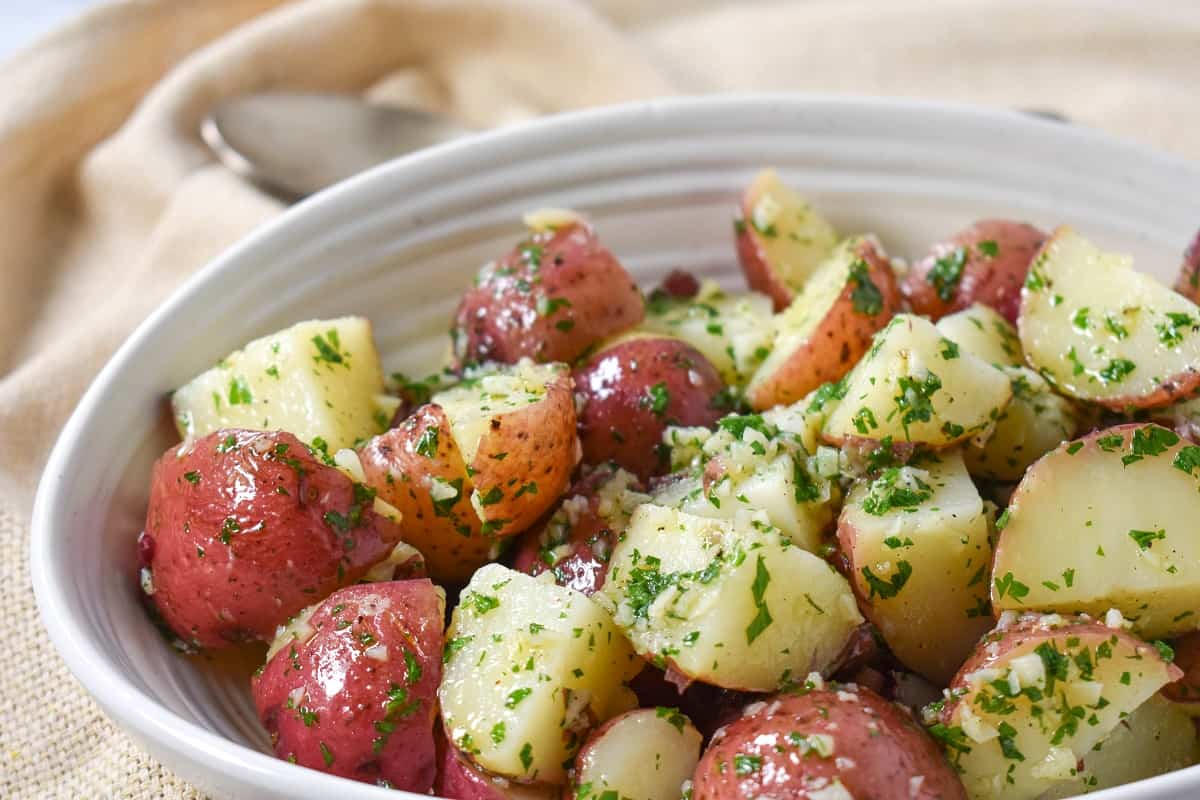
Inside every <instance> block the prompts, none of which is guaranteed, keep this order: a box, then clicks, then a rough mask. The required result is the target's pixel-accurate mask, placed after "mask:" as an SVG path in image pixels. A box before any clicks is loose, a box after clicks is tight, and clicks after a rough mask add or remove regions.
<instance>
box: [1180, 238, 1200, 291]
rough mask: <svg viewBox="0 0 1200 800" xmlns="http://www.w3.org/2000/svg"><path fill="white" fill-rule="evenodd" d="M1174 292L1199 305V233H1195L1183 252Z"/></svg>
mask: <svg viewBox="0 0 1200 800" xmlns="http://www.w3.org/2000/svg"><path fill="white" fill-rule="evenodd" d="M1175 291H1177V292H1179V293H1180V294H1181V295H1183V296H1184V297H1186V298H1187V299H1188V300H1191V301H1192V302H1193V303H1200V231H1197V232H1196V235H1195V237H1194V238H1193V239H1192V241H1191V244H1189V245H1188V246H1187V249H1186V250H1184V251H1183V263H1182V264H1181V265H1180V267H1179V277H1178V278H1176V279H1175Z"/></svg>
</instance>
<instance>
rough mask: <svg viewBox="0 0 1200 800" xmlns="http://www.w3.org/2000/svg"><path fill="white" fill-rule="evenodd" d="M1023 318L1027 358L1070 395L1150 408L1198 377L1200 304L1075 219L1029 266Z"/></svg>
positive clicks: (1179, 394)
mask: <svg viewBox="0 0 1200 800" xmlns="http://www.w3.org/2000/svg"><path fill="white" fill-rule="evenodd" d="M1018 326H1019V328H1020V333H1021V346H1022V347H1023V348H1024V350H1025V355H1026V357H1027V358H1028V359H1029V363H1030V364H1031V365H1032V366H1033V367H1034V368H1035V369H1037V370H1038V371H1039V372H1041V373H1042V374H1043V375H1045V376H1046V378H1047V379H1049V380H1050V381H1052V382H1053V383H1054V384H1055V385H1056V386H1057V387H1058V389H1059V390H1060V391H1062V392H1064V393H1065V394H1068V395H1070V396H1071V397H1077V398H1079V399H1081V400H1088V401H1091V402H1095V403H1100V404H1102V405H1105V406H1108V407H1109V408H1113V409H1117V410H1120V409H1123V408H1126V407H1128V406H1136V407H1139V408H1150V407H1154V406H1162V405H1166V404H1167V403H1169V402H1171V401H1172V400H1174V399H1177V398H1180V397H1182V396H1184V395H1186V394H1187V393H1188V392H1189V391H1191V390H1192V389H1194V388H1195V387H1196V386H1197V385H1200V309H1198V308H1197V307H1196V305H1195V304H1194V303H1192V302H1191V301H1189V300H1187V299H1186V298H1184V297H1182V296H1180V295H1178V294H1176V293H1175V292H1173V291H1171V290H1170V289H1168V288H1167V287H1165V286H1163V285H1161V284H1159V283H1158V282H1156V281H1155V280H1154V279H1153V278H1151V277H1150V276H1148V275H1143V274H1141V273H1139V272H1135V271H1134V270H1133V268H1132V259H1130V258H1129V257H1128V256H1125V255H1120V254H1116V253H1106V252H1103V251H1101V250H1100V249H1098V248H1097V247H1096V246H1095V245H1093V244H1092V243H1091V242H1089V241H1087V240H1086V239H1084V238H1083V237H1082V236H1080V235H1079V234H1077V233H1075V232H1074V231H1073V230H1071V229H1069V228H1060V229H1059V230H1057V231H1056V232H1055V233H1054V236H1053V237H1051V239H1050V240H1049V241H1048V242H1046V244H1045V245H1044V246H1043V248H1042V252H1041V253H1040V254H1039V255H1038V257H1037V259H1036V260H1035V261H1034V263H1033V265H1032V266H1031V267H1030V271H1029V276H1028V278H1027V279H1026V282H1025V288H1024V290H1023V291H1022V294H1021V314H1020V317H1019V319H1018Z"/></svg>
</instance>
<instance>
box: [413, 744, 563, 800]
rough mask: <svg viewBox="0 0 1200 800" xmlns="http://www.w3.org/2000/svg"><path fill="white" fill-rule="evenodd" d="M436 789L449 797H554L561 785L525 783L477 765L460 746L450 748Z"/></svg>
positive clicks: (542, 799)
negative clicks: (494, 773) (490, 771)
mask: <svg viewBox="0 0 1200 800" xmlns="http://www.w3.org/2000/svg"><path fill="white" fill-rule="evenodd" d="M433 792H434V794H436V795H437V796H438V797H445V798H449V800H553V798H556V797H558V795H559V790H558V787H557V786H548V785H546V784H536V783H535V784H524V783H516V782H515V781H510V780H508V779H507V778H502V777H500V776H499V775H492V774H491V773H489V772H486V771H484V770H482V769H480V768H479V767H477V766H475V765H474V764H472V763H471V762H470V760H469V759H468V758H467V757H466V756H464V755H463V754H462V752H461V751H460V750H459V749H458V748H456V747H446V748H445V751H444V752H443V753H442V756H441V769H440V770H438V776H437V781H436V782H434V784H433Z"/></svg>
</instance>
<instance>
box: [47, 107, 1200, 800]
mask: <svg viewBox="0 0 1200 800" xmlns="http://www.w3.org/2000/svg"><path fill="white" fill-rule="evenodd" d="M768 164H770V165H775V166H777V167H778V168H779V169H780V171H781V172H782V174H783V176H784V178H785V179H786V180H788V181H789V182H791V183H793V184H794V185H796V186H798V187H800V188H801V189H802V190H803V192H804V193H805V194H807V195H809V196H811V197H812V198H813V199H814V200H815V201H816V203H817V204H818V206H819V207H820V208H821V209H822V210H823V211H825V212H827V213H828V214H829V215H830V216H831V217H832V218H833V220H834V222H835V223H836V224H837V226H838V227H839V228H840V229H841V230H843V231H875V232H877V233H879V235H880V236H881V237H882V239H883V241H884V242H885V243H886V245H887V247H888V250H889V252H891V253H893V254H897V255H906V256H909V257H913V256H916V255H919V254H921V253H922V251H923V250H924V248H925V247H926V246H927V245H928V243H929V242H931V241H932V240H934V239H936V238H940V237H943V236H945V235H947V234H949V233H951V232H953V231H954V230H955V229H956V228H958V227H959V226H961V225H964V224H966V223H968V222H970V221H971V220H973V219H975V218H978V217H984V216H1004V217H1016V218H1023V219H1028V220H1030V221H1033V222H1036V223H1040V224H1042V225H1046V226H1053V225H1055V224H1058V223H1070V224H1072V225H1075V226H1078V227H1079V228H1080V229H1082V230H1083V231H1085V232H1086V233H1087V234H1088V235H1089V236H1092V237H1094V238H1095V239H1097V240H1099V241H1100V242H1101V243H1103V244H1105V245H1108V246H1111V247H1115V248H1120V249H1123V250H1127V251H1130V252H1132V253H1134V254H1135V256H1136V257H1137V258H1138V259H1139V262H1138V263H1139V266H1140V267H1141V268H1142V269H1144V270H1147V271H1150V272H1153V273H1155V274H1157V275H1158V276H1159V277H1160V278H1163V279H1169V278H1170V277H1171V276H1172V274H1173V272H1174V269H1175V267H1176V265H1177V263H1178V259H1179V255H1180V251H1181V249H1182V247H1183V245H1184V243H1185V241H1186V240H1187V238H1188V237H1189V235H1190V234H1192V233H1193V230H1194V227H1195V226H1196V224H1197V223H1198V222H1200V168H1198V167H1197V165H1194V164H1188V163H1183V162H1181V161H1178V160H1175V159H1172V158H1169V157H1166V156H1163V155H1159V154H1156V153H1153V152H1149V151H1147V150H1145V149H1142V148H1140V147H1136V146H1133V145H1131V144H1127V143H1124V142H1120V141H1115V140H1113V139H1111V138H1109V137H1107V136H1103V135H1100V134H1098V133H1095V132H1092V131H1088V130H1084V129H1081V128H1078V127H1075V126H1071V125H1063V124H1058V123H1052V122H1046V121H1040V120H1036V119H1030V118H1028V117H1025V116H1021V115H1018V114H1016V113H1011V114H1010V113H1002V112H994V111H980V110H972V109H964V108H950V107H945V106H936V105H927V104H916V103H910V102H895V101H866V100H847V99H831V98H813V97H796V96H755V97H729V98H713V99H685V100H671V101H663V102H652V103H644V104H639V105H632V106H624V107H619V108H611V109H604V110H599V111H590V112H585V113H579V114H572V115H568V116H562V117H556V118H551V119H546V120H543V121H540V122H536V123H534V124H531V125H525V126H521V127H515V128H511V129H507V130H503V131H499V132H495V133H490V134H485V135H481V136H476V137H473V138H470V139H465V140H462V141H459V142H454V143H451V144H448V145H445V146H442V147H439V148H437V149H434V150H430V151H426V152H424V153H421V154H418V155H415V156H412V157H409V158H406V159H403V160H400V161H397V162H394V163H391V164H388V165H385V166H383V167H380V168H378V169H376V170H373V171H371V172H370V173H368V174H365V175H362V176H360V177H357V178H355V179H353V180H351V181H348V182H346V183H344V184H342V185H339V186H337V187H335V188H333V189H331V190H329V191H327V192H324V193H322V194H321V195H319V196H316V197H313V198H312V199H310V200H308V201H307V202H305V203H303V204H302V205H300V206H298V207H296V208H295V209H293V210H291V211H289V212H288V213H287V214H285V215H284V216H283V217H281V218H280V219H278V220H277V221H275V222H273V223H272V224H270V225H267V226H265V227H264V228H263V229H262V230H260V231H258V232H257V233H256V234H255V235H253V236H251V237H250V238H249V239H247V240H246V241H244V242H242V243H240V244H239V245H237V246H236V247H234V248H233V249H231V250H230V251H229V252H227V253H226V254H225V255H223V256H222V257H221V258H219V259H217V260H216V261H215V262H214V263H212V264H209V265H208V266H207V267H206V268H205V269H203V270H202V271H201V272H200V273H199V274H198V275H196V277H195V278H194V279H192V280H191V281H190V282H189V283H188V284H187V285H186V286H185V287H184V288H183V289H181V290H180V291H179V292H178V293H176V294H175V296H174V297H173V298H171V300H170V301H169V302H167V303H166V304H165V305H164V306H163V307H162V308H160V309H159V310H158V311H157V312H156V313H155V314H154V315H152V316H151V317H150V319H148V320H146V322H145V323H143V324H142V325H141V327H139V328H138V329H137V331H136V332H135V333H134V334H133V336H132V337H130V339H129V341H128V342H126V343H125V345H124V346H123V347H122V348H121V349H120V351H119V352H118V353H117V354H116V355H115V356H114V357H113V359H112V360H111V361H110V362H109V364H108V365H107V366H106V367H105V368H104V370H103V372H101V373H100V375H99V377H98V378H97V379H96V381H95V383H94V384H93V385H92V387H91V389H90V390H89V391H88V392H87V394H86V396H85V397H84V398H83V400H82V401H81V402H80V404H79V408H78V409H77V410H76V412H75V414H74V416H72V417H71V420H70V422H69V423H68V424H67V426H66V428H65V429H64V430H63V432H62V436H61V438H60V440H59V442H58V445H57V447H56V448H55V449H54V453H53V455H52V457H51V458H50V462H49V465H48V466H47V468H46V472H45V475H44V476H43V479H42V484H41V488H40V491H39V492H38V497H37V504H36V509H35V512H34V520H33V546H32V567H33V578H34V585H35V588H36V590H37V596H38V602H39V605H40V608H41V612H42V617H43V619H44V621H45V623H46V626H47V627H48V628H49V631H50V634H51V637H52V638H53V640H54V642H55V644H56V645H57V647H58V649H59V651H60V652H61V653H62V655H63V657H64V658H65V659H66V661H67V663H68V665H69V666H70V668H71V670H72V671H73V672H74V673H75V675H76V676H77V677H78V678H79V680H80V681H81V682H82V683H83V684H84V686H86V687H87V689H88V690H89V691H90V692H91V693H92V695H93V696H94V697H95V698H96V700H97V701H98V702H99V704H100V705H101V706H102V707H103V708H104V710H105V711H106V712H107V713H108V714H109V716H111V717H112V718H113V719H114V720H116V722H117V723H118V724H120V725H121V726H122V727H123V728H124V729H125V730H127V731H128V732H129V733H131V734H132V735H133V736H135V737H136V738H137V739H138V740H139V741H140V742H141V743H142V744H143V745H144V746H145V747H146V749H147V750H149V751H150V752H151V753H152V754H153V755H154V756H156V757H157V758H159V759H161V760H162V761H163V762H164V763H165V764H166V765H168V766H169V767H170V768H171V769H173V770H175V771H176V772H177V773H179V774H180V775H182V776H183V777H185V778H187V779H189V780H191V781H194V782H195V783H196V784H198V785H199V786H201V787H203V788H205V789H206V790H208V791H210V792H212V793H213V794H215V795H218V796H229V797H238V798H250V797H313V798H316V797H334V796H336V797H343V798H384V797H396V796H397V795H396V794H395V793H394V792H391V791H389V790H384V789H379V788H376V787H373V786H368V785H364V784H356V783H351V782H348V781H343V780H341V779H338V778H333V777H329V776H325V775H322V774H319V773H317V772H313V771H309V770H305V769H302V768H300V767H296V766H292V765H290V764H287V763H285V762H283V761H279V760H277V759H275V758H273V757H271V756H269V755H267V753H268V749H267V740H266V736H265V735H264V733H263V732H262V731H261V729H260V728H259V727H258V724H257V722H256V720H255V716H254V712H253V707H252V704H251V702H250V699H249V692H248V688H247V684H246V673H245V672H239V671H238V670H236V669H224V668H217V667H204V668H198V667H197V666H196V664H195V663H194V662H192V661H189V660H186V659H184V658H182V657H180V656H178V655H177V654H176V653H174V652H172V651H171V649H170V648H169V647H168V646H167V645H166V643H165V642H164V640H163V639H161V638H160V637H159V635H158V634H157V633H156V632H155V630H154V629H153V628H152V627H151V625H150V623H149V622H148V621H147V619H146V617H145V615H144V613H143V611H142V609H141V608H140V606H139V604H138V601H137V589H136V586H137V583H136V578H135V569H134V539H135V537H136V536H137V533H138V531H139V530H140V529H141V525H142V520H143V517H144V513H145V501H146V496H147V477H148V475H149V472H150V466H151V464H152V462H153V459H154V458H155V457H156V456H158V455H159V454H160V453H161V452H162V451H163V450H165V449H166V448H167V447H168V446H169V445H170V444H171V443H172V442H173V431H172V430H171V427H170V425H169V424H168V422H167V421H166V419H165V413H164V403H163V400H164V397H165V396H166V393H167V392H168V391H170V390H171V389H172V388H173V387H176V386H179V385H180V384H182V383H183V382H184V381H185V380H187V379H188V378H190V377H191V376H193V375H195V374H196V373H198V372H199V371H201V370H203V369H205V368H207V367H208V366H210V365H211V364H212V363H213V362H214V361H215V360H216V359H218V358H219V357H221V356H222V355H224V354H225V353H227V352H228V351H230V350H231V349H233V348H235V347H237V346H239V345H241V344H242V343H244V342H245V341H247V340H248V339H251V338H253V337H256V336H260V335H263V334H265V333H268V332H269V331H271V330H273V329H277V328H281V327H284V326H286V325H288V324H290V323H292V322H295V321H297V320H301V319H308V318H313V317H332V316H337V315H341V314H350V313H358V314H366V315H367V316H369V317H370V318H371V320H372V321H373V322H374V324H375V331H376V334H377V338H378V342H379V346H380V349H381V351H382V353H383V355H384V359H385V366H386V367H388V368H389V369H401V370H406V371H415V372H422V371H424V370H426V369H428V368H429V367H430V366H431V365H434V364H435V363H436V360H437V359H438V357H439V355H440V354H441V352H442V349H443V347H444V341H445V340H444V332H445V330H446V329H447V326H448V321H449V319H450V314H451V311H452V309H453V307H454V305H455V302H456V298H457V296H458V293H459V291H460V290H461V288H462V287H463V286H465V285H466V283H467V281H468V279H469V277H470V276H471V275H472V274H473V271H474V270H475V268H476V267H477V266H478V265H479V264H481V263H483V262H484V261H485V260H487V259H489V258H490V257H493V256H495V255H497V254H499V253H501V252H503V251H504V250H506V249H507V247H508V246H509V245H510V244H511V242H512V241H514V240H515V239H516V237H517V236H518V235H519V232H520V218H521V214H522V212H524V211H526V210H528V209H531V208H534V207H537V206H546V205H553V206H569V207H573V208H577V209H579V210H581V211H583V212H585V213H587V214H588V215H589V216H590V217H591V218H592V220H593V221H594V222H595V224H596V226H597V228H598V229H599V232H600V235H601V236H602V238H603V240H604V241H605V243H606V244H607V245H608V246H609V247H610V248H611V249H613V250H614V251H615V252H616V253H617V254H618V255H619V256H620V257H621V259H622V260H623V261H624V263H625V264H626V265H627V266H628V267H629V268H630V270H631V271H632V272H633V273H634V274H635V275H636V276H637V277H638V278H639V280H641V281H642V282H643V283H652V282H653V281H654V280H655V279H656V277H657V276H660V275H662V274H664V273H665V271H666V270H668V269H669V268H671V267H676V266H683V267H688V268H690V269H693V270H696V271H698V272H699V273H701V274H703V275H709V276H715V277H717V278H719V279H722V280H723V281H726V282H728V283H729V284H730V285H735V286H736V285H738V284H739V283H740V281H739V278H738V275H737V268H736V260H735V255H734V248H733V236H732V228H731V224H730V221H731V217H732V213H733V208H734V204H735V202H736V199H737V197H738V193H739V189H740V188H741V187H742V186H743V185H744V184H745V183H746V182H747V180H748V179H749V177H750V176H751V175H752V174H753V172H754V171H755V169H756V168H758V167H760V166H763V165H768ZM1184 795H1187V796H1200V767H1194V768H1192V769H1189V770H1185V771H1182V772H1178V773H1174V774H1171V775H1167V776H1164V777H1160V778H1157V779H1154V780H1150V781H1144V782H1142V783H1139V784H1135V785H1131V786H1128V787H1123V788H1122V789H1119V790H1117V791H1115V792H1112V793H1104V794H1103V797H1108V798H1115V797H1120V798H1125V799H1126V800H1134V798H1137V800H1145V799H1146V798H1152V797H1153V798H1166V797H1180V796H1184ZM1100 796H1101V795H1096V797H1100Z"/></svg>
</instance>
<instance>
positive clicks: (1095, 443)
mask: <svg viewBox="0 0 1200 800" xmlns="http://www.w3.org/2000/svg"><path fill="white" fill-rule="evenodd" d="M1197 519H1200V447H1196V446H1194V445H1191V444H1188V443H1187V442H1186V441H1184V440H1182V439H1180V437H1179V436H1178V435H1177V434H1175V433H1174V432H1172V431H1169V430H1167V429H1166V428H1161V427H1159V426H1157V425H1144V424H1132V425H1120V426H1117V427H1115V428H1109V429H1107V430H1102V431H1096V432H1095V433H1091V434H1089V435H1087V436H1085V437H1084V438H1082V439H1079V440H1077V441H1074V442H1069V443H1064V444H1062V445H1060V446H1059V447H1058V448H1056V449H1055V450H1054V451H1053V452H1051V453H1049V454H1048V455H1046V456H1045V457H1044V458H1042V459H1041V460H1040V461H1038V462H1037V463H1036V464H1034V465H1033V467H1032V468H1030V470H1029V472H1028V473H1027V474H1026V475H1025V478H1024V479H1023V480H1022V481H1021V483H1020V485H1019V486H1018V487H1017V490H1016V492H1015V493H1014V494H1013V496H1012V500H1011V502H1010V504H1009V507H1008V509H1007V511H1006V512H1005V514H1004V515H1003V517H1002V518H1001V521H1000V522H998V523H997V527H1002V528H1003V530H1002V531H1001V533H1000V538H999V540H998V541H997V543H996V558H995V562H994V566H993V573H992V578H993V580H992V604H993V606H994V607H995V608H996V609H997V610H998V611H1000V610H1004V609H1011V610H1022V609H1037V610H1040V611H1058V612H1062V613H1071V612H1085V613H1088V614H1091V615H1093V616H1102V615H1104V613H1105V612H1106V611H1108V609H1110V608H1115V609H1119V610H1120V612H1121V613H1122V614H1123V615H1124V616H1125V618H1126V619H1127V620H1129V621H1130V622H1131V623H1132V624H1133V628H1134V630H1135V631H1137V632H1138V633H1140V634H1141V635H1143V636H1147V637H1161V636H1173V635H1178V634H1181V633H1186V632H1187V631H1192V630H1196V629H1197V628H1198V627H1200V614H1197V611H1198V610H1200V609H1197V599H1198V598H1200V536H1197V535H1196V520H1197Z"/></svg>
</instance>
